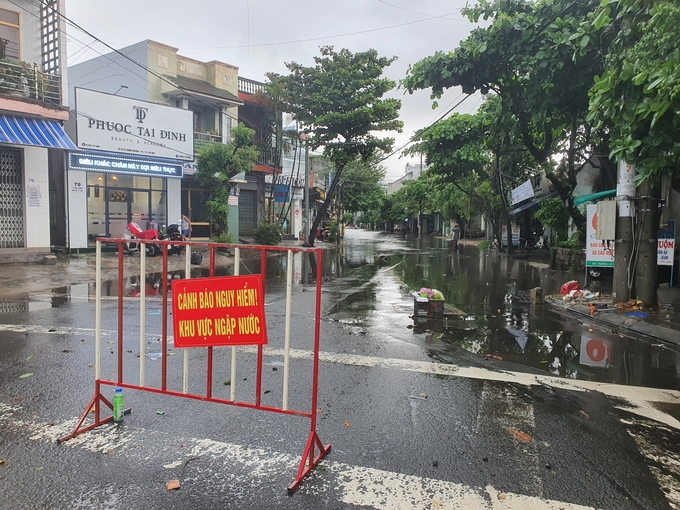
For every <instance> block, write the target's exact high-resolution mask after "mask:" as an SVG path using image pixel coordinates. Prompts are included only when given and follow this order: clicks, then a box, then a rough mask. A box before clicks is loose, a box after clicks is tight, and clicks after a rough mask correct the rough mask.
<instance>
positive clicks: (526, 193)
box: [510, 180, 534, 205]
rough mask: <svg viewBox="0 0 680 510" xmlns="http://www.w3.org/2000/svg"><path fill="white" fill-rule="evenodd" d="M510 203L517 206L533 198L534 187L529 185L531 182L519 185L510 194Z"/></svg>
mask: <svg viewBox="0 0 680 510" xmlns="http://www.w3.org/2000/svg"><path fill="white" fill-rule="evenodd" d="M511 195H512V201H511V202H510V205H515V204H519V203H520V202H522V201H524V200H526V199H527V198H531V197H533V196H534V187H533V186H532V184H531V180H527V181H526V182H525V183H523V184H520V185H519V186H517V187H516V188H515V189H513V190H512V192H511Z"/></svg>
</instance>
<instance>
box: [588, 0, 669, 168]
mask: <svg viewBox="0 0 680 510" xmlns="http://www.w3.org/2000/svg"><path fill="white" fill-rule="evenodd" d="M612 31H614V32H615V34H616V35H615V37H614V39H613V41H612V42H611V45H610V46H609V48H608V52H607V55H606V58H605V70H604V72H603V73H602V76H600V77H599V78H598V77H596V78H595V83H594V85H593V87H592V89H591V91H590V94H591V101H590V112H589V119H590V120H591V121H592V122H593V123H594V125H595V127H596V128H602V129H607V130H608V131H609V134H610V137H611V140H610V145H611V157H612V158H613V159H614V160H616V161H627V162H628V163H632V164H635V165H636V166H637V172H638V174H639V178H640V180H642V179H646V178H650V177H651V178H652V180H654V181H658V178H659V177H660V176H662V175H668V174H671V175H673V174H674V175H678V173H679V169H680V138H679V137H678V133H679V132H680V4H678V2H677V1H672V0H665V1H663V0H662V1H659V0H605V1H603V2H602V4H601V6H600V8H599V9H598V10H597V11H596V12H595V13H594V14H593V15H592V17H591V20H590V21H589V23H588V24H584V27H583V30H582V32H581V33H580V34H579V36H580V39H579V40H581V41H583V40H584V39H587V38H591V37H592V36H593V35H592V34H593V33H596V34H599V33H601V32H612Z"/></svg>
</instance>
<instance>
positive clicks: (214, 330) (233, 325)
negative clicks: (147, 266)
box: [172, 275, 267, 347]
mask: <svg viewBox="0 0 680 510" xmlns="http://www.w3.org/2000/svg"><path fill="white" fill-rule="evenodd" d="M172 326H173V335H174V341H175V347H215V346H220V345H266V344H267V330H266V322H265V316H264V299H263V296H262V278H261V277H260V275H246V276H224V277H220V278H196V279H192V280H173V282H172Z"/></svg>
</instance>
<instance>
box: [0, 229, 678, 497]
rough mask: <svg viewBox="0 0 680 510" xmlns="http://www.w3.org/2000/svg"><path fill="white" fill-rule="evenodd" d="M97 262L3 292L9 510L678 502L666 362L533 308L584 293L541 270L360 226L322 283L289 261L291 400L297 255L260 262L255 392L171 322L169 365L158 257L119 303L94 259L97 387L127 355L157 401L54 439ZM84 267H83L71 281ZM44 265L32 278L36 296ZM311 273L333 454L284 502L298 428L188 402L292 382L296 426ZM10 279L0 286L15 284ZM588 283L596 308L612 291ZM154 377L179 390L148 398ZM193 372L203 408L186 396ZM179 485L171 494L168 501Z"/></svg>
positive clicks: (673, 395) (3, 477)
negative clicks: (425, 306)
mask: <svg viewBox="0 0 680 510" xmlns="http://www.w3.org/2000/svg"><path fill="white" fill-rule="evenodd" d="M241 256H242V260H241V263H240V265H239V272H240V274H241V275H246V274H250V273H253V274H257V273H259V271H260V268H261V263H262V261H261V259H260V253H259V252H258V251H257V250H255V251H253V250H248V249H246V247H243V249H242V250H241ZM217 257H219V261H218V262H219V263H218V264H217V265H216V270H215V274H216V276H225V275H231V274H234V266H233V261H234V258H233V254H230V253H225V252H222V253H220V254H218V255H217ZM93 258H94V257H89V258H82V259H77V258H76V259H74V260H69V261H65V262H64V266H63V267H60V272H61V273H62V274H64V275H68V277H67V278H62V279H61V280H60V279H59V276H58V275H59V272H55V271H50V274H51V275H52V276H50V278H51V279H46V280H43V281H46V282H50V284H49V285H44V288H43V289H39V288H38V287H37V283H36V284H35V286H34V287H31V288H29V289H26V291H25V292H24V293H21V294H20V293H12V294H8V295H3V294H2V293H0V314H1V317H2V319H3V320H2V323H0V460H6V462H5V463H4V464H0V492H2V494H3V498H4V503H5V506H6V507H7V508H17V509H24V508H25V509H33V508H145V509H146V508H234V509H238V510H242V509H250V508H252V509H260V508H290V509H295V510H307V509H309V508H338V509H353V508H375V509H380V510H383V509H400V510H401V509H406V510H420V509H423V508H442V509H444V508H446V509H456V508H513V509H514V508H516V509H524V508H537V509H538V508H550V509H573V510H577V509H578V510H582V509H590V508H593V509H594V508H607V509H616V510H619V509H631V510H632V509H637V508H645V509H647V508H649V509H657V508H658V509H664V510H666V509H669V508H679V507H680V470H679V469H678V467H677V466H680V450H678V448H677V444H680V392H678V391H676V390H677V389H678V388H679V387H680V381H679V380H678V374H677V372H678V370H677V368H676V367H677V366H678V363H679V358H678V355H679V354H678V347H677V346H675V345H674V344H670V343H668V344H667V343H661V342H659V341H652V340H650V339H648V338H644V337H637V336H634V335H631V334H630V332H629V331H626V332H623V331H613V330H612V329H607V328H604V327H603V326H602V322H600V321H597V320H596V318H595V319H590V318H588V317H584V318H583V319H580V318H576V316H571V315H566V313H567V312H565V311H564V310H562V309H558V308H555V307H553V306H551V305H548V304H546V305H540V306H531V305H529V303H528V302H527V299H526V295H527V291H528V290H529V289H531V288H533V287H537V286H540V287H542V288H543V289H545V291H546V293H549V294H554V293H557V292H558V291H559V287H560V285H561V284H562V283H564V282H565V281H567V280H570V279H573V278H574V275H571V274H569V273H564V272H552V271H548V270H547V264H546V262H547V260H546V257H545V256H536V254H532V255H531V257H530V258H528V259H527V258H526V256H525V255H518V256H516V257H513V258H505V257H500V256H499V255H498V254H495V253H486V252H480V251H479V249H478V248H477V247H476V246H473V245H464V246H461V248H460V250H459V251H458V252H456V253H453V254H449V253H448V250H447V248H446V240H444V239H439V238H428V239H424V240H418V239H403V238H401V237H399V236H394V235H390V234H382V233H377V232H368V231H364V230H358V229H348V230H347V234H346V237H345V240H344V242H343V244H341V245H340V246H330V245H326V246H324V250H323V261H322V266H321V268H319V269H318V271H317V268H315V266H314V265H313V264H312V263H311V262H310V259H309V258H308V257H307V255H306V254H303V253H296V254H294V256H292V261H293V267H292V275H293V281H294V283H293V285H292V288H291V292H292V310H291V322H290V328H291V329H290V338H289V340H290V347H291V351H290V373H289V376H290V383H289V384H288V385H287V384H286V383H284V373H285V370H284V368H283V366H284V363H283V359H284V358H283V350H284V345H285V343H286V340H285V336H284V332H283V330H284V323H285V321H286V319H285V317H286V309H287V306H286V299H285V298H286V273H287V270H288V267H287V257H286V255H285V252H283V253H272V254H269V255H267V260H266V292H265V294H264V300H263V301H264V308H265V312H266V313H265V319H266V327H267V337H268V338H267V340H268V342H267V345H266V346H265V347H264V350H263V354H262V356H263V359H262V365H261V366H262V373H261V392H259V393H258V389H257V386H258V383H257V381H258V375H257V370H256V367H257V364H258V357H259V356H258V353H257V350H256V349H254V348H252V346H244V347H243V348H241V347H239V348H238V356H236V354H235V352H236V351H232V349H231V348H228V347H215V348H214V359H213V358H212V355H209V354H208V353H207V352H206V349H202V348H194V349H179V348H177V347H176V346H175V345H174V343H173V337H172V327H170V328H168V354H167V356H166V357H165V359H164V358H163V356H162V352H161V351H162V350H163V342H162V338H161V337H162V330H163V325H162V321H163V318H164V316H165V317H166V318H167V319H168V323H171V322H172V318H171V315H170V313H169V312H170V307H168V310H167V314H164V312H163V298H162V289H163V287H164V282H163V274H162V273H161V272H160V271H159V267H160V260H159V258H156V259H150V260H149V261H148V262H149V266H147V267H148V268H149V270H148V272H147V274H146V276H144V277H142V276H141V275H140V273H139V259H138V258H135V257H126V258H125V259H124V261H123V264H124V267H125V273H124V279H123V281H122V282H120V283H121V287H122V297H121V299H119V298H118V292H119V282H118V280H117V279H116V275H117V256H116V255H115V254H113V253H107V254H105V256H104V257H103V259H104V261H103V262H104V267H105V270H106V271H105V275H106V276H105V277H104V279H103V282H102V283H103V285H102V317H101V319H102V322H101V331H100V332H101V335H102V336H101V343H100V345H99V347H100V349H101V381H107V382H109V384H112V381H113V380H115V378H116V376H117V374H118V373H120V372H118V370H120V366H121V365H119V364H118V363H117V361H118V359H119V357H118V355H117V354H116V351H117V350H118V352H119V353H120V354H121V357H120V359H122V367H124V368H123V373H124V374H125V375H124V379H125V381H127V382H128V383H133V384H136V383H137V381H139V380H140V379H141V373H142V372H141V371H142V368H141V367H142V360H143V361H144V367H145V368H144V370H145V384H146V386H145V387H146V388H149V392H146V391H140V390H139V388H137V389H132V388H131V387H129V386H128V387H125V403H126V406H128V405H129V407H130V409H131V410H132V412H131V414H130V415H127V416H126V417H125V419H124V421H123V423H121V424H116V425H112V424H108V423H107V424H103V425H101V426H99V427H97V428H95V429H94V430H91V431H89V432H86V433H84V434H82V435H80V436H77V437H76V438H74V439H72V440H70V441H67V442H66V443H63V444H57V443H56V442H55V440H56V439H57V438H59V437H63V436H64V435H65V434H67V433H69V432H71V430H72V429H73V427H74V425H75V423H76V422H77V420H78V416H79V415H80V413H81V412H82V410H83V406H87V407H89V406H88V405H87V402H88V399H89V398H90V397H91V395H92V391H93V383H94V381H95V367H94V364H93V361H94V360H95V357H96V331H97V330H96V326H95V308H96V307H95V285H94V283H93V278H92V276H91V275H92V271H91V269H92V267H93ZM206 260H207V257H205V256H204V263H203V264H202V265H201V266H195V267H192V268H191V274H190V276H191V277H192V278H201V277H206V276H208V275H209V269H208V267H209V265H208V264H207V263H206ZM77 268H86V269H87V271H81V272H80V274H79V275H78V277H79V280H77V281H75V280H74V279H72V278H71V274H74V275H75V274H76V273H78V271H77ZM169 268H170V269H169V272H168V282H167V283H168V284H170V283H171V280H176V279H179V278H184V277H185V274H184V262H183V259H182V257H174V258H172V259H171V260H170V264H169ZM30 269H33V268H30ZM41 270H43V268H42V267H40V268H38V269H35V270H34V271H28V270H27V271H26V273H27V274H26V275H23V277H24V278H25V280H26V281H29V280H32V281H35V282H37V281H38V280H40V279H41V278H42V277H43V275H41V273H40V271H41ZM15 272H16V270H15ZM317 273H318V274H319V275H320V276H321V278H322V295H321V297H322V313H321V321H320V325H319V329H320V345H319V367H318V368H319V388H318V389H319V391H318V400H317V401H316V406H317V407H316V411H317V416H318V422H317V429H318V433H319V437H320V440H321V441H322V442H323V443H324V444H332V445H333V448H332V450H331V452H330V453H329V454H328V455H327V456H326V457H324V458H323V459H322V460H321V463H320V464H319V466H318V467H317V469H315V470H314V471H313V472H312V473H311V474H310V475H309V477H308V478H306V479H305V480H304V482H303V483H302V484H301V485H300V487H299V488H298V490H297V491H296V492H295V494H294V495H293V496H292V497H291V496H289V495H288V494H287V492H286V487H287V486H288V484H289V483H290V481H291V479H292V477H293V475H294V473H295V472H296V470H297V469H298V465H299V462H300V458H301V456H300V455H301V452H302V449H303V447H304V438H305V437H307V433H308V430H309V429H308V425H309V423H308V422H307V421H305V420H300V417H299V416H285V415H280V414H278V413H264V412H262V410H254V409H250V408H241V407H239V406H236V405H218V404H217V403H215V402H205V401H201V399H202V397H201V396H200V395H203V394H204V392H206V391H207V390H206V388H207V386H208V384H210V385H211V388H212V392H213V393H212V395H213V396H214V397H216V398H218V399H221V401H222V403H226V404H230V402H229V401H230V400H231V396H230V395H231V390H232V388H233V389H234V393H235V396H236V398H237V399H238V400H239V401H240V402H246V403H250V404H251V405H252V403H253V401H254V399H255V398H256V397H255V395H256V394H257V395H261V399H262V403H263V405H264V406H274V407H275V406H280V405H281V401H282V398H283V394H284V387H285V388H288V389H289V390H290V402H291V408H292V409H297V410H302V411H304V410H305V409H307V407H306V406H308V405H309V400H310V393H311V392H310V384H311V373H312V371H313V366H312V359H313V353H314V346H313V339H314V328H315V321H314V313H315V302H316V294H315V288H316V284H315V281H314V276H315V275H316V274H317ZM11 276H12V275H11V274H10V273H8V272H6V273H5V274H4V278H5V280H6V282H5V285H7V286H9V285H10V284H9V283H8V282H10V281H11ZM52 282H53V283H54V284H52ZM142 285H144V289H145V294H146V298H145V303H144V305H145V306H144V307H142V306H141V305H142V303H140V296H141V293H140V290H141V288H142V287H141V286H142ZM599 285H600V288H601V289H602V290H603V291H606V286H607V282H606V281H603V282H601V283H599ZM167 287H168V290H170V287H171V286H170V285H168V286H167ZM421 287H429V288H436V289H438V290H439V291H441V292H442V293H443V295H444V297H445V302H446V309H445V311H444V312H445V313H444V318H443V319H441V320H432V319H427V318H426V317H422V316H421V317H418V319H417V321H415V322H414V317H413V316H414V303H413V297H412V295H411V293H412V292H413V291H414V290H420V288H421ZM171 301H172V299H171V296H170V297H169V298H168V303H170V302H171ZM119 304H120V308H119ZM142 308H143V309H144V316H143V317H144V319H143V320H142V318H141V317H142V315H141V313H142V312H141V309H142ZM119 310H120V311H121V314H120V315H119V314H118V311H119ZM121 320H122V327H121V322H120V321H121ZM142 330H143V331H144V332H145V334H144V335H140V331H142ZM121 331H122V334H121V338H122V341H121V342H122V344H118V345H117V342H118V340H117V339H118V337H119V333H120V332H121ZM121 347H122V348H121ZM184 354H186V359H187V360H188V361H187V365H186V366H188V367H190V371H188V370H187V372H183V370H184V367H185V365H184V356H183V355H184ZM232 356H234V357H233V358H232ZM209 360H211V361H209ZM232 360H233V361H234V362H235V363H236V365H237V366H236V369H235V372H232ZM163 363H166V364H167V387H168V388H169V389H170V390H171V391H174V394H173V395H162V394H156V393H154V391H156V390H157V389H158V388H159V387H161V386H162V384H163V382H162V381H163V378H162V375H161V374H162V372H161V367H162V365H163ZM208 366H210V367H211V370H209V369H208V368H207V367H208ZM234 373H235V374H236V376H234ZM185 374H186V377H187V379H186V383H187V385H188V389H189V391H190V392H195V393H196V394H197V395H198V397H197V398H196V399H193V398H192V399H187V398H178V397H180V396H181V393H180V391H183V390H182V388H183V384H184V381H185V379H184V377H185ZM125 381H124V382H125ZM612 383H613V384H612ZM118 384H121V383H120V382H119V383H118ZM111 389H112V388H111V387H110V386H107V391H108V390H111ZM87 407H86V409H85V416H89V417H90V418H88V419H91V416H92V413H91V409H90V410H88V408H87ZM104 412H105V413H107V412H108V410H106V409H104ZM296 412H297V411H296ZM65 467H66V468H65ZM174 479H179V480H181V489H180V490H176V491H169V490H168V489H167V488H166V485H165V484H166V482H168V481H169V480H174ZM252 488H256V490H251V489H252ZM499 505H500V506H499ZM0 506H2V505H0Z"/></svg>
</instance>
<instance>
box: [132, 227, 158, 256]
mask: <svg viewBox="0 0 680 510" xmlns="http://www.w3.org/2000/svg"><path fill="white" fill-rule="evenodd" d="M152 226H155V225H152ZM123 239H125V240H126V241H125V243H124V244H123V253H126V254H127V255H133V254H135V253H139V249H140V248H139V247H140V243H138V242H135V241H134V240H135V239H144V240H153V239H159V237H158V228H150V229H147V230H142V229H141V227H140V226H139V225H138V224H137V223H135V222H134V221H131V222H130V223H128V225H127V227H126V228H125V231H124V232H123ZM144 246H145V248H146V254H147V255H148V256H150V257H156V256H157V255H160V254H161V253H162V250H161V247H160V246H158V245H157V244H151V243H146V244H145V245H144Z"/></svg>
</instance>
